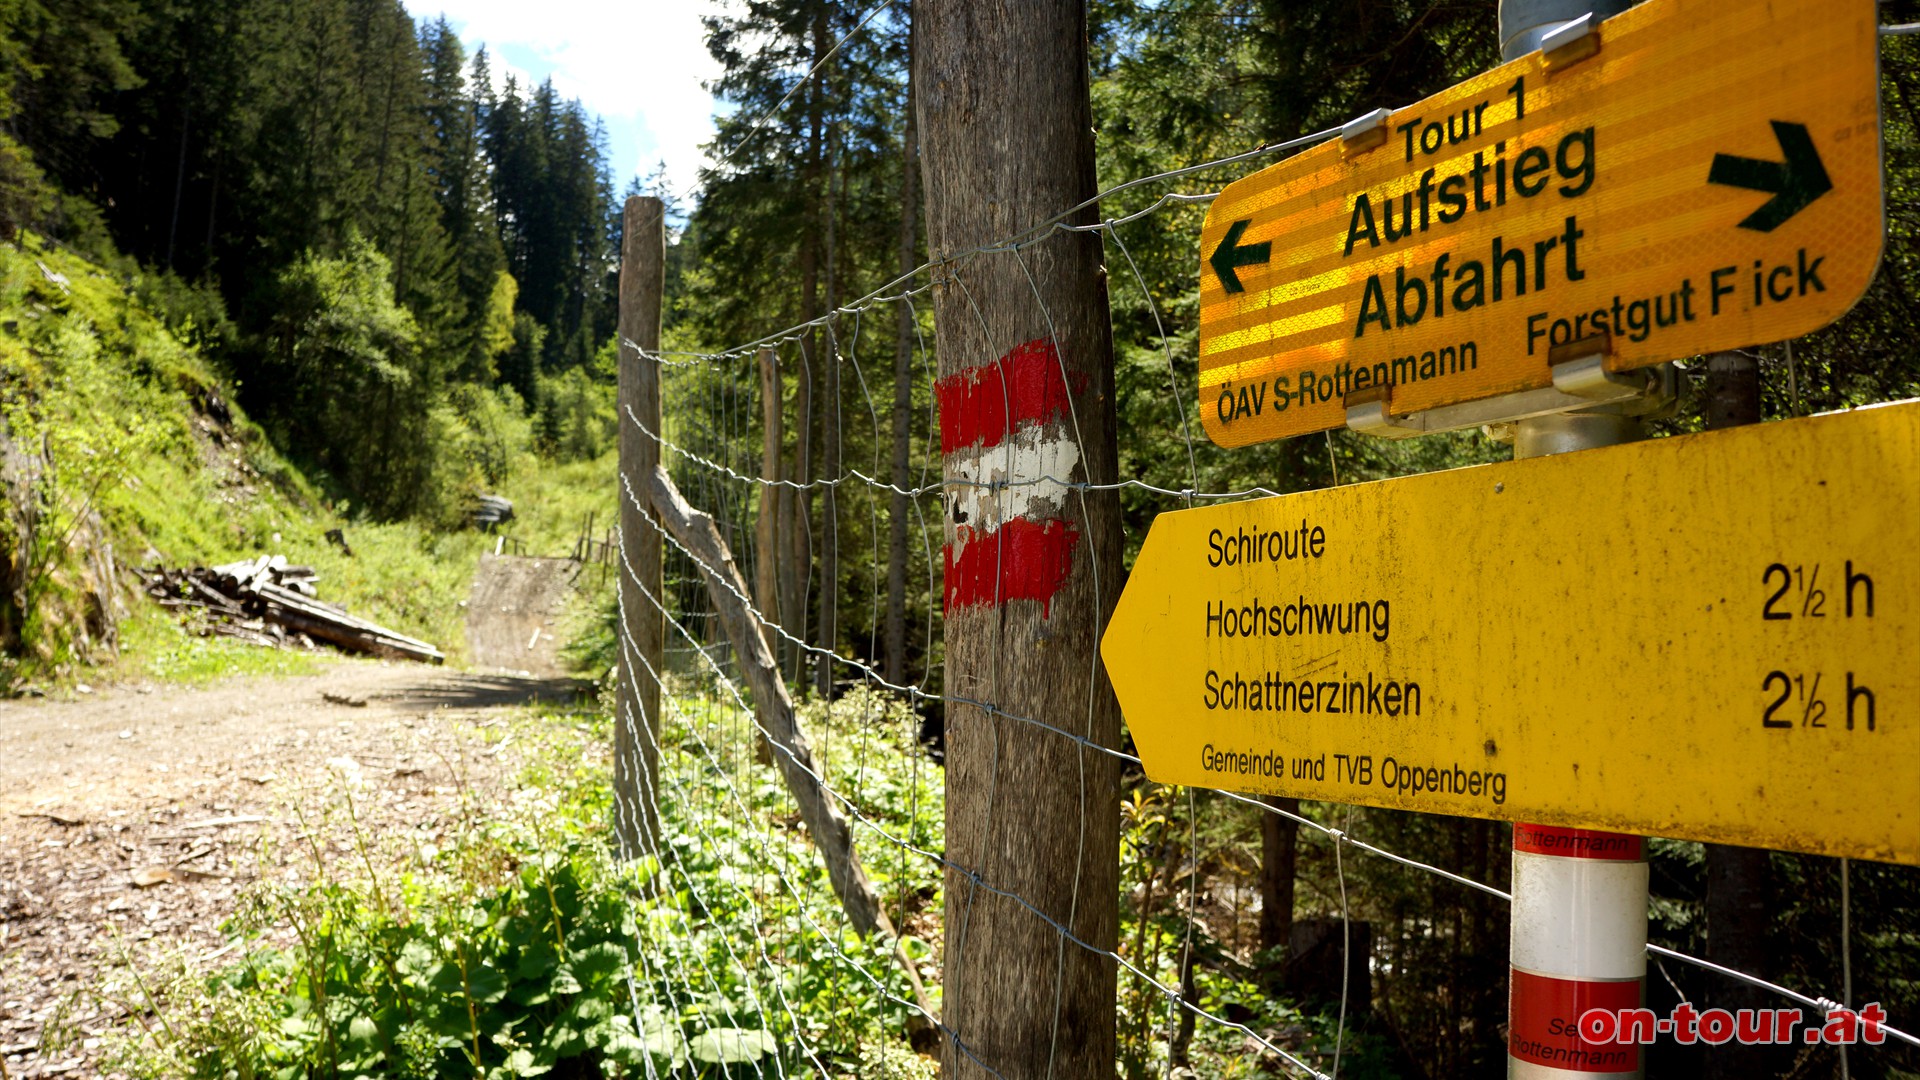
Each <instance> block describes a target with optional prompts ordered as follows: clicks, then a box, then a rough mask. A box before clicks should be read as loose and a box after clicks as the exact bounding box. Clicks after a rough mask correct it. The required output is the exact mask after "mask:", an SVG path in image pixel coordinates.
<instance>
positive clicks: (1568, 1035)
mask: <svg viewBox="0 0 1920 1080" xmlns="http://www.w3.org/2000/svg"><path fill="white" fill-rule="evenodd" d="M1508 994H1509V995H1510V997H1509V1001H1508V1005H1507V1017H1508V1025H1509V1032H1510V1034H1509V1035H1508V1039H1507V1053H1508V1054H1509V1056H1511V1057H1512V1059H1513V1061H1514V1063H1515V1064H1516V1065H1517V1064H1519V1063H1522V1062H1524V1063H1526V1064H1528V1065H1534V1066H1545V1067H1546V1068H1547V1069H1549V1070H1551V1071H1549V1072H1544V1073H1543V1072H1529V1073H1527V1075H1530V1076H1553V1075H1560V1074H1566V1075H1572V1076H1592V1075H1594V1074H1596V1073H1598V1074H1600V1075H1603V1076H1605V1075H1614V1076H1631V1075H1633V1074H1634V1073H1636V1072H1637V1071H1639V1068H1640V1047H1639V1046H1638V1045H1634V1044H1624V1045H1623V1044H1615V1043H1590V1042H1588V1041H1586V1040H1585V1039H1582V1038H1581V1037H1580V1014H1581V1013H1584V1012H1586V1011H1587V1010H1588V1009H1608V1010H1614V1011H1617V1010H1620V1009H1635V1008H1639V1007H1640V997H1641V980H1639V979H1626V980H1620V981H1616V982H1601V981H1595V980H1587V979H1556V978H1554V977H1552V976H1550V975H1538V974H1535V973H1533V972H1530V971H1523V970H1521V969H1520V968H1514V969H1513V975H1512V983H1511V984H1510V989H1509V990H1508ZM1508 1075H1509V1077H1513V1076H1518V1075H1521V1074H1520V1072H1518V1071H1511V1072H1509V1073H1508Z"/></svg>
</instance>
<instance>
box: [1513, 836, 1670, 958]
mask: <svg viewBox="0 0 1920 1080" xmlns="http://www.w3.org/2000/svg"><path fill="white" fill-rule="evenodd" d="M1646 950H1647V864H1646V863H1644V862H1629V863H1623V862H1611V861H1601V860H1598V859H1561V858H1555V857H1553V856H1551V855H1529V854H1527V853H1526V852H1523V851H1515V852H1514V853H1513V946H1512V952H1511V956H1512V960H1513V963H1514V965H1515V966H1517V967H1523V968H1526V969H1528V970H1529V971H1539V972H1544V973H1546V974H1549V975H1558V976H1562V977H1566V978H1575V979H1637V978H1639V977H1641V976H1642V975H1645V974H1646V970H1647V957H1646Z"/></svg>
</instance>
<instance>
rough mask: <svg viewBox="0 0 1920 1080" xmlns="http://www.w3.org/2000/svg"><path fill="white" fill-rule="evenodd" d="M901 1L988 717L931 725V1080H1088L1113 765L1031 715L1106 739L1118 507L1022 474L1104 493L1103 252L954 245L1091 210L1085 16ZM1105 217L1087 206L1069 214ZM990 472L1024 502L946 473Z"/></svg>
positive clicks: (963, 691) (1110, 721)
mask: <svg viewBox="0 0 1920 1080" xmlns="http://www.w3.org/2000/svg"><path fill="white" fill-rule="evenodd" d="M916 7H917V10H916V11H915V14H916V16H918V17H919V18H920V20H921V22H920V38H919V43H918V44H919V50H918V55H917V56H916V57H915V61H914V63H915V77H916V81H917V82H918V90H917V93H918V96H919V110H920V132H921V136H922V147H923V149H924V150H925V154H926V162H927V166H928V167H927V172H926V204H927V244H928V248H929V251H930V253H931V255H932V258H933V260H934V262H935V266H936V269H935V271H934V279H935V281H936V282H938V283H939V284H938V285H937V286H936V288H935V291H934V294H933V299H934V319H935V326H936V329H937V331H938V340H939V351H940V381H939V383H938V385H937V386H936V395H937V396H938V398H939V400H940V427H941V447H942V454H943V459H944V469H943V471H944V474H945V477H946V480H947V481H948V482H949V483H950V484H954V486H951V487H949V488H948V491H949V497H948V505H947V512H946V513H945V515H944V518H945V520H946V536H947V549H946V585H945V604H946V612H947V616H946V657H947V676H946V685H947V686H948V687H949V688H951V690H952V692H953V693H955V694H956V695H960V696H964V697H966V698H970V699H973V700H976V701H981V702H985V703H987V704H989V705H991V706H993V707H994V709H995V711H993V712H989V711H988V710H987V709H985V708H982V707H981V706H978V705H968V704H960V703H958V702H950V703H949V704H948V708H947V712H946V717H947V810H946V854H947V858H948V859H949V860H950V864H949V866H948V868H947V872H946V905H947V906H946V915H945V923H946V958H947V959H946V976H947V977H946V993H945V1010H944V1020H945V1023H946V1024H947V1026H948V1027H950V1028H951V1029H952V1031H953V1038H952V1039H949V1041H948V1042H947V1044H946V1046H945V1047H944V1048H943V1051H942V1053H943V1061H942V1064H943V1069H942V1075H943V1076H946V1077H948V1078H951V1080H977V1078H980V1077H985V1076H988V1075H993V1074H994V1073H997V1074H998V1075H1003V1076H1008V1077H1045V1076H1053V1077H1074V1078H1075V1080H1098V1078H1100V1077H1112V1076H1113V1075H1114V1061H1115V1021H1114V1002H1115V965H1114V963H1113V961H1112V960H1110V959H1108V957H1107V955H1105V954H1103V952H1102V950H1112V949H1114V948H1115V946H1116V934H1117V924H1118V916H1117V911H1116V908H1117V901H1118V888H1119V886H1118V878H1119V840H1118V833H1119V783H1118V781H1119V768H1118V762H1117V761H1116V760H1115V759H1114V758H1113V757H1112V756H1110V755H1108V754H1104V753H1101V752H1100V751H1099V750H1097V749H1088V748H1087V747H1086V746H1084V745H1082V744H1079V743H1076V742H1075V741H1073V740H1071V739H1069V738H1066V737H1063V736H1062V735H1061V734H1059V733H1057V732H1055V731H1048V730H1045V729H1043V728H1041V727H1039V726H1036V724H1034V723H1030V722H1027V720H1023V719H1021V718H1028V719H1031V720H1034V721H1038V722H1039V723H1042V724H1046V725H1049V726H1051V727H1053V728H1057V729H1060V730H1061V731H1065V732H1070V733H1072V734H1073V735H1076V736H1080V737H1082V738H1084V739H1086V740H1088V741H1090V742H1091V743H1093V744H1096V745H1098V746H1107V747H1112V746H1116V745H1117V744H1118V741H1119V733H1120V732H1119V728H1120V716H1119V708H1118V706H1117V704H1116V703H1115V701H1114V698H1113V690H1112V687H1111V685H1110V684H1109V683H1108V681H1107V678H1106V674H1105V671H1104V669H1103V668H1101V666H1100V663H1099V652H1098V646H1099V635H1100V630H1101V628H1102V627H1104V626H1105V625H1106V620H1107V616H1108V615H1109V613H1110V612H1111V611H1112V609H1113V605H1114V601H1115V600H1116V599H1118V597H1119V595H1120V588H1121V585H1122V584H1123V580H1122V579H1123V574H1122V570H1121V561H1120V557H1121V542H1120V528H1119V501H1118V499H1117V498H1116V497H1115V495H1114V493H1113V492H1112V491H1111V490H1107V491H1087V490H1085V489H1084V488H1082V489H1077V490H1076V489H1064V488H1062V487H1060V486H1058V485H1055V484H1051V483H1048V484H1044V485H1042V484H1033V483H1031V482H1033V481H1038V480H1040V479H1041V478H1042V477H1043V476H1046V475H1049V474H1052V475H1056V476H1058V475H1059V474H1061V473H1066V474H1067V475H1066V476H1064V477H1062V478H1063V479H1069V480H1075V481H1087V482H1091V483H1102V484H1107V483H1111V482H1113V480H1114V479H1115V477H1116V473H1117V468H1118V466H1117V456H1118V453H1117V450H1116V447H1115V443H1114V412H1113V342H1112V337H1111V328H1110V324H1109V315H1108V310H1107V297H1106V282H1105V275H1104V273H1103V270H1102V265H1101V243H1100V239H1099V237H1098V236H1097V235H1095V234H1091V233H1067V234H1054V235H1051V236H1049V237H1048V238H1046V239H1045V240H1041V241H1038V242H1036V243H1035V244H1034V245H1033V246H1031V247H1028V248H1026V249H1024V250H1023V251H1021V252H1019V253H1018V254H1013V253H1001V254H994V255H982V256H977V257H967V256H963V255H961V254H960V253H962V252H965V251H967V250H968V249H972V248H974V247H977V246H980V245H984V244H988V243H991V242H994V241H997V240H1001V239H1004V238H1006V237H1009V236H1011V235H1014V234H1018V233H1020V232H1022V231H1023V230H1027V229H1030V228H1034V227H1035V226H1038V225H1039V224H1040V223H1041V222H1043V221H1045V220H1047V219H1048V218H1050V217H1052V216H1053V215H1055V214H1057V213H1060V212H1061V211H1063V210H1065V209H1067V208H1068V207H1071V206H1074V205H1075V204H1077V203H1080V202H1082V201H1083V200H1086V199H1088V198H1090V197H1092V195H1093V194H1094V190H1095V189H1094V158H1093V140H1092V126H1093V121H1092V115H1091V107H1090V105H1089V102H1088V97H1087V45H1086V40H1087V39H1086V34H1087V28H1086V12H1085V8H1084V6H1083V5H1082V4H1080V3H1078V2H1076V0H1034V2H1031V3H1026V4H1021V5H1017V6H1003V5H987V4H977V3H972V2H970V0H923V2H922V3H921V4H919V5H917V6H916ZM1097 220H1098V210H1097V209H1095V208H1092V207H1089V208H1086V209H1084V210H1082V211H1080V212H1078V213H1077V214H1075V215H1074V221H1076V222H1077V223H1092V222H1095V221H1097ZM1029 271H1031V275H1032V276H1031V278H1029V275H1028V272H1029ZM1029 451H1032V452H1029ZM1069 463H1071V464H1069ZM989 477H991V478H995V479H1004V480H1008V481H1011V482H1013V483H1014V484H1016V485H1019V486H1016V487H1012V488H1000V489H990V488H984V487H981V486H978V485H977V484H974V483H955V482H956V481H979V480H983V479H987V478H989ZM1006 894H1010V895H1011V896H1013V897H1018V898H1019V899H1018V900H1015V899H1010V898H1009V896H1008V895H1006ZM1028 905H1031V907H1029V906H1028ZM1036 911H1037V912H1039V913H1040V914H1036ZM1063 928H1064V929H1063ZM1068 934H1071V935H1072V938H1073V939H1076V940H1069V938H1068V936H1067V935H1068ZM955 1040H957V1042H956V1041H955ZM959 1044H964V1047H965V1049H962V1048H961V1045H959ZM976 1057H977V1058H978V1061H976V1060H975V1058H976ZM983 1066H984V1067H983ZM989 1070H993V1072H992V1073H990V1072H989Z"/></svg>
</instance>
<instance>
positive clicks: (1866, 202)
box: [1200, 0, 1882, 446]
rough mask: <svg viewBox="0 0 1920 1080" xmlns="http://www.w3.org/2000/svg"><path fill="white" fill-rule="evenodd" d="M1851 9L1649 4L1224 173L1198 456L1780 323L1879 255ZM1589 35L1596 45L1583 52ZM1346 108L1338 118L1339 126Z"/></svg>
mask: <svg viewBox="0 0 1920 1080" xmlns="http://www.w3.org/2000/svg"><path fill="white" fill-rule="evenodd" d="M1875 16H1876V11H1875V7H1874V5H1873V4H1872V3H1868V2H1864V0H1847V2H1841V3H1836V2H1835V0H1770V2H1768V3H1765V4H1755V3H1729V2H1727V0H1651V2H1649V3H1645V4H1642V5H1640V6H1638V7H1635V8H1632V9H1630V10H1629V11H1626V12H1624V13H1622V14H1620V15H1616V16H1614V17H1613V18H1611V19H1609V20H1607V21H1606V22H1604V23H1601V24H1599V26H1598V27H1597V28H1596V29H1595V30H1594V31H1593V32H1592V33H1590V34H1588V35H1586V36H1585V37H1582V38H1578V39H1576V40H1574V41H1572V42H1571V43H1570V44H1568V45H1566V46H1565V47H1563V48H1560V49H1558V50H1554V49H1552V48H1549V49H1548V50H1547V51H1546V52H1544V53H1533V54H1531V55H1529V56H1526V57H1523V58H1521V59H1519V60H1515V61H1513V62H1511V63H1508V64H1504V65H1502V66H1500V67H1498V68H1495V69H1493V70H1492V71H1489V72H1487V73H1485V74H1483V75H1479V76H1476V77H1474V78H1472V79H1469V80H1467V81H1465V82H1463V83H1461V84H1459V85H1458V86H1455V87H1453V88H1451V89H1449V90H1447V91H1445V92H1443V93H1440V94H1436V95H1434V96H1433V97H1430V98H1428V99H1426V100H1425V101H1422V102H1419V103H1418V104H1415V105H1411V106H1409V107H1407V108H1404V109H1400V110H1397V111H1395V112H1393V113H1392V115H1391V116H1390V117H1387V118H1385V120H1384V122H1383V123H1381V124H1380V125H1379V126H1377V127H1373V128H1371V129H1369V130H1366V131H1365V132H1363V133H1356V134H1355V135H1354V136H1353V137H1351V138H1347V139H1343V140H1334V141H1332V142H1329V143H1326V144H1323V145H1321V146H1319V147H1316V148H1315V149H1313V150H1310V151H1307V152H1305V153H1302V154H1300V155H1298V156H1296V157H1293V158H1290V159H1288V160H1286V161H1283V162H1281V163H1279V164H1277V165H1274V166H1273V167H1271V168H1268V169H1266V170H1264V171H1262V172H1259V173H1256V174H1254V175H1252V176H1248V177H1245V178H1243V179H1241V180H1239V181H1236V182H1235V183H1233V184H1231V185H1229V186H1228V187H1227V189H1226V190H1225V191H1223V192H1221V194H1220V197H1219V198H1218V199H1216V200H1215V201H1214V203H1213V205H1212V207H1211V209H1210V210H1209V211H1208V214H1207V220H1206V224H1205V226H1204V228H1203V229H1202V232H1201V247H1200V252H1201V258H1202V266H1201V269H1200V283H1201V287H1200V304H1201V310H1200V396H1201V414H1202V417H1203V419H1204V422H1205V426H1206V429H1207V434H1208V435H1209V436H1211V437H1212V438H1213V440H1214V441H1215V442H1217V443H1219V444H1221V445H1223V446H1244V445H1247V444H1250V443H1255V442H1260V441H1263V440H1268V439H1276V438H1283V437H1286V436H1290V435H1298V434H1304V433H1307V432H1314V431H1321V430H1325V429H1328V428H1337V427H1341V426H1342V425H1344V424H1345V423H1346V420H1347V413H1346V408H1347V406H1348V405H1350V404H1361V403H1367V402H1370V401H1380V400H1381V399H1384V411H1385V412H1386V413H1387V414H1388V415H1390V416H1396V417H1405V416H1407V415H1409V414H1412V413H1417V412H1420V411H1422V410H1429V409H1434V408H1438V407H1441V406H1446V405H1451V404H1456V403H1461V402H1467V401H1473V400H1478V399H1481V398H1487V397H1493V396H1496V395H1500V394H1507V393H1512V392H1516V391H1523V390H1534V389H1539V388H1544V387H1550V386H1552V385H1553V384H1554V379H1553V372H1552V365H1553V364H1555V363H1556V362H1564V361H1572V360H1585V359H1587V358H1590V357H1593V356H1603V357H1604V367H1605V369H1606V370H1607V371H1609V372H1624V371H1628V370H1631V369H1634V368H1638V367H1644V366H1647V365H1650V364H1655V363H1659V362H1661V361H1664V360H1671V359H1675V358H1679V357H1686V356H1693V355H1696V354H1699V353H1703V352H1709V351H1713V350H1716V349H1729V348H1739V347H1741V346H1746V345H1752V344H1755V343H1760V342H1768V341H1777V340H1780V339H1783V338H1788V337H1793V336H1795V335H1798V334H1804V333H1807V332H1809V331H1811V330H1814V329H1816V328H1818V327H1820V326H1824V325H1826V324H1827V323H1828V322H1831V321H1832V320H1834V319H1835V318H1838V317H1839V316H1840V315H1841V314H1843V313H1844V312H1845V311H1846V310H1847V309H1848V308H1849V307H1851V306H1852V305H1853V303H1854V301H1855V300H1857V299H1858V298H1859V297H1860V295H1861V294H1862V293H1863V292H1864V291H1865V290H1866V287H1867V285H1868V283H1869V282H1870V281H1871V280H1872V277H1873V273H1874V269H1875V267H1876V265H1877V264H1878V262H1879V257H1880V236H1881V230H1882V224H1881V222H1882V217H1881V176H1880V135H1879V131H1880V125H1879V86H1878V65H1877V55H1878V54H1877V52H1876V50H1877V40H1878V39H1877V28H1876V25H1875V21H1876V20H1875ZM1596 44H1597V51H1595V49H1594V46H1595V45H1596ZM1351 127H1352V126H1351V125H1350V128H1351Z"/></svg>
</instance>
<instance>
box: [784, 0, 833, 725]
mask: <svg viewBox="0 0 1920 1080" xmlns="http://www.w3.org/2000/svg"><path fill="white" fill-rule="evenodd" d="M826 17H827V16H826V6H825V5H824V4H821V5H819V6H818V7H817V9H816V11H815V13H814V24H813V29H812V33H813V62H814V63H815V64H818V63H820V62H821V60H822V59H823V58H824V57H825V56H826V48H827V41H826ZM822 94H823V91H822V89H821V81H820V80H819V79H817V78H816V79H809V80H807V152H806V157H805V163H804V164H803V165H802V167H801V183H800V187H801V192H802V196H801V197H802V198H803V199H804V200H805V205H804V206H803V207H802V210H801V222H802V225H801V229H802V235H801V237H800V314H801V318H802V320H809V319H813V318H815V317H817V316H818V315H819V314H820V248H821V233H822V231H823V230H822V228H821V222H820V220H819V207H820V205H821V203H822V202H823V201H824V200H823V199H822V196H821V194H820V181H821V161H822V159H823V158H824V157H825V155H824V153H823V152H822V145H823V143H824V141H825V135H826V119H825V115H824V104H825V103H824V101H823V99H822ZM819 341H820V335H819V334H818V333H816V332H815V331H813V330H811V329H809V330H807V331H805V332H804V333H802V334H801V335H800V370H799V371H797V372H795V373H794V390H793V442H794V448H793V460H794V473H793V478H794V481H795V482H796V483H798V484H800V485H801V486H800V487H799V488H797V489H795V490H794V492H793V496H792V498H791V499H790V500H789V502H788V509H789V510H790V511H791V513H792V516H793V524H792V531H791V533H790V534H789V537H788V541H789V543H790V544H791V545H792V548H791V551H790V553H789V556H788V566H787V572H786V587H787V592H788V597H789V603H788V604H786V605H785V607H786V608H787V611H788V614H787V619H788V622H787V625H786V629H787V633H789V634H791V635H792V636H793V641H792V645H793V657H792V661H793V662H792V664H791V665H790V666H789V668H788V674H787V681H788V682H790V683H792V684H793V685H794V686H796V687H799V686H802V685H803V684H804V680H805V679H806V677H807V673H808V672H807V663H806V661H807V653H806V650H804V649H802V648H801V647H800V642H803V641H805V640H807V592H808V589H807V586H808V583H809V581H810V579H811V577H812V571H813V525H812V522H813V489H812V488H811V487H808V486H806V485H808V484H810V483H812V482H813V429H814V421H813V373H814V371H815V370H816V364H815V360H817V359H818V358H819V355H820V349H819Z"/></svg>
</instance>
